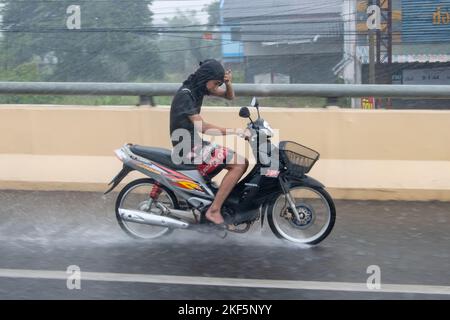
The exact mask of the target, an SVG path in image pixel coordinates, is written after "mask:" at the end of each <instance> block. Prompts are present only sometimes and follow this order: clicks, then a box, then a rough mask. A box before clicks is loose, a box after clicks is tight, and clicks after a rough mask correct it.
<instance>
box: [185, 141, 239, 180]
mask: <svg viewBox="0 0 450 320" xmlns="http://www.w3.org/2000/svg"><path fill="white" fill-rule="evenodd" d="M233 155H234V151H233V150H231V149H228V148H225V147H223V146H220V145H217V144H207V145H203V147H202V146H195V147H194V148H193V149H192V151H191V152H190V153H189V154H188V158H189V160H190V161H192V162H191V163H195V162H194V159H199V158H198V157H202V158H201V163H199V164H197V170H198V171H199V172H200V174H201V175H202V176H203V177H206V178H209V179H211V178H213V177H214V176H215V175H217V174H218V173H219V172H220V171H222V170H223V169H224V168H225V167H226V166H227V164H228V163H230V161H231V160H232V159H233Z"/></svg>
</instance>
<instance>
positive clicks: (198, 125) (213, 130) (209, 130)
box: [189, 114, 242, 136]
mask: <svg viewBox="0 0 450 320" xmlns="http://www.w3.org/2000/svg"><path fill="white" fill-rule="evenodd" d="M189 119H190V120H191V121H192V123H193V124H194V126H195V129H196V130H197V131H199V132H201V133H206V134H208V135H210V136H224V135H227V134H239V133H240V131H242V129H227V128H222V127H219V126H216V125H214V124H211V123H208V122H206V121H204V120H203V118H202V117H201V116H200V115H199V114H194V115H193V116H189Z"/></svg>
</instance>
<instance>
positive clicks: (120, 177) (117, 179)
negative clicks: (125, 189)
mask: <svg viewBox="0 0 450 320" xmlns="http://www.w3.org/2000/svg"><path fill="white" fill-rule="evenodd" d="M134 170H135V169H133V168H130V167H128V166H127V165H125V164H124V165H123V167H122V170H121V171H120V172H119V173H118V174H117V175H116V176H115V177H114V179H112V180H111V182H110V183H109V184H108V186H110V185H112V186H111V187H110V188H109V189H108V190H107V191H106V192H105V193H104V194H108V193H110V192H111V191H113V190H114V188H115V187H117V185H118V184H119V183H120V182H121V181H122V180H123V179H124V178H125V177H126V176H127V175H128V174H129V173H130V172H131V171H134Z"/></svg>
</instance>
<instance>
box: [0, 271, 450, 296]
mask: <svg viewBox="0 0 450 320" xmlns="http://www.w3.org/2000/svg"><path fill="white" fill-rule="evenodd" d="M1 277H3V278H27V279H49V280H59V279H61V280H67V278H68V274H67V273H66V272H65V271H51V270H25V269H0V278H1ZM85 280H90V281H108V282H138V283H156V284H181V285H200V286H224V287H243V288H272V289H294V290H323V291H356V292H390V293H417V294H444V295H450V286H430V285H411V284H388V283H382V284H381V288H380V289H369V288H367V285H366V283H355V282H325V281H297V280H265V279H240V278H217V277H187V276H173V275H151V274H130V273H106V272H84V271H81V281H85Z"/></svg>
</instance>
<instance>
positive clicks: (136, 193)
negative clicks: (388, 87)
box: [105, 97, 336, 244]
mask: <svg viewBox="0 0 450 320" xmlns="http://www.w3.org/2000/svg"><path fill="white" fill-rule="evenodd" d="M250 106H251V107H253V108H256V110H257V114H258V118H257V119H256V120H255V121H253V120H252V119H251V117H250V110H249V108H248V107H242V108H241V109H240V111H239V116H240V117H243V118H247V119H249V120H250V122H249V123H248V125H247V128H248V129H249V130H250V132H251V136H250V137H248V138H247V139H246V140H247V141H248V142H249V143H250V145H251V150H252V152H253V155H254V156H255V160H256V164H255V165H254V167H253V168H252V170H251V171H250V172H249V173H248V174H247V175H246V176H245V177H244V178H243V179H241V180H240V181H239V182H238V183H237V184H236V186H235V187H234V189H233V190H232V191H231V193H230V195H229V196H228V198H227V199H226V201H225V203H224V205H223V206H222V211H221V213H222V216H223V217H224V220H225V222H226V229H225V230H220V229H215V228H214V226H211V224H208V223H207V222H208V221H207V220H206V219H205V213H206V211H207V209H208V207H209V206H210V205H211V203H212V201H213V200H214V196H215V194H216V193H217V190H218V187H217V185H215V183H214V182H213V181H212V180H210V179H207V178H205V177H204V176H202V175H201V174H200V173H199V171H198V170H197V167H196V165H195V164H183V163H181V164H176V163H175V162H174V161H172V151H171V150H169V149H163V148H156V147H144V146H140V145H134V144H125V145H123V146H122V147H121V148H120V149H117V150H115V154H116V156H117V157H118V159H119V160H120V161H121V162H123V168H122V170H121V171H120V172H119V173H118V174H117V175H116V176H115V177H114V178H113V179H112V181H111V182H110V183H109V185H110V186H111V187H110V188H109V189H108V190H107V191H106V192H105V194H108V193H109V192H111V191H112V190H114V188H116V186H117V185H118V184H119V183H120V182H121V181H122V180H123V179H124V178H125V177H126V176H127V175H128V174H129V173H130V172H132V171H134V170H137V171H139V172H141V173H143V174H144V175H146V176H147V177H148V178H143V179H137V180H134V181H132V182H130V183H128V184H127V185H126V186H125V187H124V188H123V189H122V190H121V191H120V193H119V195H118V196H117V200H116V205H115V211H116V218H117V221H118V223H119V225H120V227H121V228H122V229H123V231H125V232H126V233H127V234H128V235H130V236H131V237H134V238H137V239H155V238H158V237H161V236H163V235H168V234H169V233H171V232H172V231H174V230H178V229H180V230H195V231H199V232H204V231H206V232H209V231H213V232H216V231H218V232H223V234H224V236H225V235H226V233H227V232H235V233H245V232H247V231H248V230H249V229H250V227H251V226H252V225H253V224H254V223H255V222H256V221H260V223H261V227H263V224H264V218H266V219H267V220H268V223H269V226H270V229H271V230H272V232H273V233H274V234H275V235H276V236H277V237H278V238H281V239H285V240H288V241H292V242H295V243H301V244H317V243H319V242H321V241H322V240H324V239H325V238H326V237H327V236H328V235H329V234H330V232H331V230H332V229H333V226H334V223H335V219H336V209H335V205H334V203H333V200H332V198H331V196H330V195H329V194H328V192H327V191H326V190H325V186H324V185H323V184H321V183H320V182H319V181H317V180H315V179H313V178H311V177H309V176H308V175H307V173H308V172H309V171H310V170H311V168H312V167H313V165H314V164H315V163H316V161H317V160H318V159H319V156H320V155H319V153H318V152H316V151H314V150H312V149H310V148H307V147H305V146H303V145H300V144H298V143H295V142H293V141H281V142H280V143H279V144H278V145H277V146H276V145H274V144H273V143H272V142H271V138H272V137H273V136H274V131H273V129H272V128H271V127H270V125H269V123H268V122H267V121H265V120H264V119H263V118H261V116H260V112H259V103H258V100H257V99H256V98H255V97H254V98H253V99H252V102H251V104H250Z"/></svg>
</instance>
